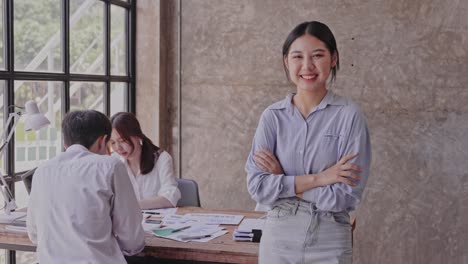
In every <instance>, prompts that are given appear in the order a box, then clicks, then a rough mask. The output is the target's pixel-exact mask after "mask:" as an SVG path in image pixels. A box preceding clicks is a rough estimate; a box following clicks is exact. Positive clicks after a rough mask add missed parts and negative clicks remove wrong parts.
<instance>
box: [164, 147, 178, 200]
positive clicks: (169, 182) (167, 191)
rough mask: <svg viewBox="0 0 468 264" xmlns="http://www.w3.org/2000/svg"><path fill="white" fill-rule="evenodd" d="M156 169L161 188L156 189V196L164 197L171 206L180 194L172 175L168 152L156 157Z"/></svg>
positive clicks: (172, 166)
mask: <svg viewBox="0 0 468 264" xmlns="http://www.w3.org/2000/svg"><path fill="white" fill-rule="evenodd" d="M158 169H159V171H158V175H159V177H160V181H161V189H159V191H158V196H162V197H164V198H166V199H167V200H168V201H169V202H170V203H171V204H172V205H173V206H176V205H177V202H178V201H179V199H180V197H181V194H180V190H179V188H178V186H177V180H176V178H175V176H174V165H173V164H172V158H171V156H170V155H169V153H167V152H163V153H161V155H160V156H159V158H158Z"/></svg>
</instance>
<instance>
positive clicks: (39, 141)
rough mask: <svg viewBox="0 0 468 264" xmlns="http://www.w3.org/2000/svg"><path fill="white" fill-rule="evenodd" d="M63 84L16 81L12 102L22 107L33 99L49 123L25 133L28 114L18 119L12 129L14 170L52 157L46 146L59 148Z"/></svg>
mask: <svg viewBox="0 0 468 264" xmlns="http://www.w3.org/2000/svg"><path fill="white" fill-rule="evenodd" d="M62 85H63V84H62V82H51V81H15V87H16V88H15V90H16V91H15V105H16V106H24V105H25V103H26V102H27V101H29V100H31V99H32V100H34V101H35V102H36V103H37V105H38V106H39V110H40V111H41V113H43V114H45V116H46V117H47V119H49V121H50V123H51V124H50V125H49V126H47V127H44V128H41V129H40V130H38V131H28V132H26V131H25V130H24V121H25V120H26V119H27V116H24V117H21V118H20V119H19V121H18V125H17V127H16V129H15V171H17V172H19V171H26V170H30V169H32V168H35V167H37V166H38V165H40V164H41V163H43V162H44V161H46V160H48V159H51V158H53V157H54V156H55V155H49V153H51V152H50V151H49V149H51V148H53V149H57V148H59V149H61V146H62V139H61V133H60V129H61V121H62V116H61V107H62V105H61V104H62V102H61V101H62V100H61V91H62ZM54 154H56V152H54ZM17 197H18V196H17Z"/></svg>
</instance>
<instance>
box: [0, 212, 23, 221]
mask: <svg viewBox="0 0 468 264" xmlns="http://www.w3.org/2000/svg"><path fill="white" fill-rule="evenodd" d="M19 220H22V221H25V220H26V212H11V213H10V214H9V215H7V214H5V213H2V214H0V223H1V224H9V223H12V222H14V221H19Z"/></svg>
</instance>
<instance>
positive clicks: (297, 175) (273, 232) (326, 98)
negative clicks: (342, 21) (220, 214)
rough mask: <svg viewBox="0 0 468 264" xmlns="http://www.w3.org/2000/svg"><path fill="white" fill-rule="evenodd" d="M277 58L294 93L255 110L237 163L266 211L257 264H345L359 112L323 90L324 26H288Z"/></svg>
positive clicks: (363, 159)
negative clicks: (251, 133) (243, 159)
mask: <svg viewBox="0 0 468 264" xmlns="http://www.w3.org/2000/svg"><path fill="white" fill-rule="evenodd" d="M283 62H284V67H285V71H286V75H287V77H288V79H289V80H290V81H291V82H293V83H294V84H295V86H296V93H293V94H289V95H288V96H287V97H286V98H285V99H284V100H281V101H279V102H277V103H274V104H273V105H271V106H269V107H268V108H267V109H266V110H265V111H264V112H263V114H262V116H261V118H260V122H259V125H258V127H257V131H256V133H255V137H254V140H253V143H252V148H251V151H250V154H249V157H248V160H247V164H246V167H245V168H246V171H247V185H248V190H249V192H250V194H251V196H252V198H253V199H254V200H255V201H257V202H258V206H259V207H260V208H263V209H267V210H268V217H267V222H266V225H265V228H264V232H263V236H262V239H261V242H260V254H259V263H264V264H266V263H268V264H271V263H314V264H315V263H352V248H351V226H350V222H349V212H350V211H352V210H354V209H355V208H356V206H357V205H358V204H359V202H360V200H361V196H362V193H363V190H364V186H365V184H366V182H367V178H368V176H369V166H370V160H371V149H370V140H369V132H368V128H367V124H366V120H365V117H364V115H363V114H362V112H361V111H360V109H359V108H358V106H356V105H355V104H354V103H353V102H351V101H350V100H348V99H346V98H343V97H341V96H338V95H336V94H334V93H333V92H331V91H329V90H327V82H328V81H329V80H330V81H334V80H335V78H336V73H337V71H338V68H339V54H338V49H337V45H336V40H335V37H334V36H333V33H332V32H331V31H330V29H329V28H328V26H326V25H325V24H323V23H320V22H316V21H312V22H305V23H302V24H299V25H298V26H296V27H295V28H294V29H293V31H292V32H291V33H290V34H289V35H288V37H287V38H286V41H285V43H284V45H283Z"/></svg>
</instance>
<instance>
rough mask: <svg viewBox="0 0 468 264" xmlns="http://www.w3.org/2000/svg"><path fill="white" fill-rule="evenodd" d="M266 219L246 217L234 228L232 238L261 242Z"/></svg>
mask: <svg viewBox="0 0 468 264" xmlns="http://www.w3.org/2000/svg"><path fill="white" fill-rule="evenodd" d="M264 225H265V219H244V221H242V223H241V224H240V225H239V227H238V228H237V229H236V230H234V234H233V235H232V239H234V240H235V241H247V242H260V239H261V237H262V229H263V226H264Z"/></svg>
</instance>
